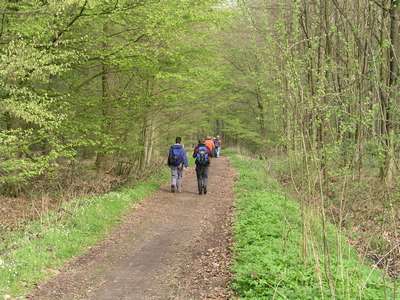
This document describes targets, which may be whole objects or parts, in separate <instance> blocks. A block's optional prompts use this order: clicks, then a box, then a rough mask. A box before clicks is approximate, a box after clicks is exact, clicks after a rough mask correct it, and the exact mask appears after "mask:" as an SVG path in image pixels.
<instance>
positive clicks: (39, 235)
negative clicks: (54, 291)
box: [0, 170, 167, 298]
mask: <svg viewBox="0 0 400 300" xmlns="http://www.w3.org/2000/svg"><path fill="white" fill-rule="evenodd" d="M166 178H167V172H166V170H165V171H163V172H160V174H158V175H157V176H154V177H152V178H150V179H149V180H147V181H146V182H143V183H139V184H137V185H136V186H134V187H132V188H124V189H121V190H119V191H116V192H111V193H108V194H105V195H102V196H97V197H91V198H82V199H76V200H74V201H71V202H68V203H66V204H65V205H64V206H63V208H62V209H61V210H60V211H58V212H51V213H49V214H47V215H46V216H44V217H43V218H42V219H41V220H40V221H35V222H32V223H31V224H29V225H28V226H27V227H26V228H25V229H24V230H23V231H20V232H13V233H11V234H10V235H8V236H7V237H5V238H4V239H3V240H4V242H2V243H1V244H0V298H2V295H11V296H14V297H18V296H21V295H24V294H26V293H28V292H29V291H30V290H31V289H32V288H33V287H34V286H35V284H37V283H39V282H41V281H43V280H46V279H47V278H49V277H51V275H52V274H54V273H55V272H56V270H57V269H58V268H60V267H61V266H62V265H63V264H65V263H66V262H67V261H68V260H70V259H71V258H73V257H75V256H78V255H81V254H83V253H84V252H85V250H87V249H88V247H89V246H91V245H93V244H95V243H96V242H97V241H99V240H101V239H102V238H103V237H104V236H105V235H106V234H107V233H108V232H109V231H110V229H111V228H112V227H113V226H114V225H115V224H117V223H118V222H119V221H120V220H121V217H122V216H123V215H124V213H126V212H127V211H128V210H129V209H130V208H131V207H132V206H133V205H134V204H135V203H137V202H139V201H140V200H142V199H144V198H145V197H147V196H149V195H150V194H151V193H153V192H154V191H156V190H158V189H159V187H160V184H161V183H162V182H163V181H165V179H166ZM61 211H62V214H60V212H61ZM66 212H67V213H66Z"/></svg>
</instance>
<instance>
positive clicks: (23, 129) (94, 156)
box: [0, 0, 400, 275]
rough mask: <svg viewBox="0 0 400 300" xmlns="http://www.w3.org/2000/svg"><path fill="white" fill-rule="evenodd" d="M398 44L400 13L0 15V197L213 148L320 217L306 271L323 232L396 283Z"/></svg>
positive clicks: (88, 5)
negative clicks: (243, 155) (339, 235)
mask: <svg viewBox="0 0 400 300" xmlns="http://www.w3.org/2000/svg"><path fill="white" fill-rule="evenodd" d="M399 34H400V1H398V0H313V1H308V0H297V1H289V0H282V1H273V0H237V1H218V0H202V1H198V0H197V1H196V0H185V1H179V0H168V1H162V0H65V1H57V0H0V101H1V105H0V194H1V195H2V196H4V198H5V197H8V198H7V199H9V198H10V197H17V196H21V195H29V194H35V193H36V194H35V196H37V194H40V195H41V194H43V193H48V192H49V191H51V192H54V191H55V190H57V191H60V190H65V189H68V187H70V186H71V185H72V184H73V183H74V184H75V182H76V181H79V182H80V183H82V182H85V181H87V180H88V178H92V179H94V181H95V182H97V183H100V184H102V185H105V182H106V181H107V180H111V179H107V178H108V177H112V180H114V181H118V182H119V181H124V180H126V178H128V177H141V176H144V175H146V174H149V173H151V171H152V168H153V167H154V166H155V165H157V164H158V163H160V161H161V162H162V163H165V151H166V149H167V146H168V144H170V143H172V142H173V139H174V138H175V136H176V135H179V136H183V138H184V143H187V145H188V146H191V143H193V142H194V141H195V140H196V139H197V138H198V137H201V136H204V135H205V134H220V135H222V137H223V142H224V144H223V147H225V146H227V145H231V146H238V147H239V148H241V149H245V150H246V151H248V152H250V153H252V154H255V156H257V157H258V158H263V159H266V164H267V170H268V171H269V172H271V173H273V174H274V175H276V176H277V177H279V179H281V181H282V182H283V183H285V184H288V185H290V186H291V187H292V188H293V190H294V191H295V192H297V194H298V195H300V199H301V201H302V207H305V206H311V207H313V208H315V212H316V214H314V215H312V216H309V215H306V214H304V215H303V216H302V217H303V222H304V224H303V225H304V228H303V236H304V244H303V249H302V251H303V253H304V255H305V256H307V252H308V251H309V248H308V247H307V241H309V240H310V239H311V240H312V238H313V234H314V233H312V231H311V230H310V227H312V225H311V223H312V219H313V218H320V219H321V220H323V224H325V220H326V219H327V218H329V219H330V220H333V221H334V222H335V223H336V224H337V225H339V227H342V226H344V227H346V228H347V229H349V230H350V232H352V233H354V236H352V238H353V242H354V244H356V246H358V247H359V249H361V250H362V251H364V250H365V253H367V256H369V257H370V258H372V259H373V260H374V261H375V262H376V263H377V265H379V266H382V267H385V268H387V270H388V271H389V273H390V274H392V275H395V274H397V273H398V270H399V268H400V266H399V259H397V258H398V257H399V256H400V249H399V248H398V242H399V238H400V237H399V236H398V234H397V230H398V228H399V224H398V218H399V211H400V210H399V200H398V195H399V192H400V189H399V188H400V186H399V159H400V157H399V151H398V150H399V147H400V117H399V116H400V79H399V75H400V68H399V55H400V36H399ZM107 176H108V177H107ZM116 178H117V179H116ZM113 184H114V183H111V184H110V185H111V186H112V185H113ZM77 185H78V186H79V184H77ZM78 190H84V189H83V188H82V186H79V187H78ZM1 199H2V198H0V201H1ZM4 201H5V200H4ZM7 203H9V202H7ZM324 232H325V230H324V228H323V233H324ZM324 251H325V249H324ZM328 252H329V251H327V252H326V253H328ZM327 259H329V255H327ZM327 273H329V272H327Z"/></svg>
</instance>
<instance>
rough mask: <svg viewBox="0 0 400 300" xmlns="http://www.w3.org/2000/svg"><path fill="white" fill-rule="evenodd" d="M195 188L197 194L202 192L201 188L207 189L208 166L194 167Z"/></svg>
mask: <svg viewBox="0 0 400 300" xmlns="http://www.w3.org/2000/svg"><path fill="white" fill-rule="evenodd" d="M196 176H197V186H198V188H199V192H201V191H203V188H207V183H208V166H196Z"/></svg>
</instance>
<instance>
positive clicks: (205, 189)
mask: <svg viewBox="0 0 400 300" xmlns="http://www.w3.org/2000/svg"><path fill="white" fill-rule="evenodd" d="M203 190H204V195H206V194H207V187H206V186H205V187H203Z"/></svg>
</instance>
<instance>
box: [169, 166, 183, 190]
mask: <svg viewBox="0 0 400 300" xmlns="http://www.w3.org/2000/svg"><path fill="white" fill-rule="evenodd" d="M182 177H183V167H181V166H179V167H171V185H173V186H174V187H175V188H176V189H177V190H178V191H181V189H182Z"/></svg>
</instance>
